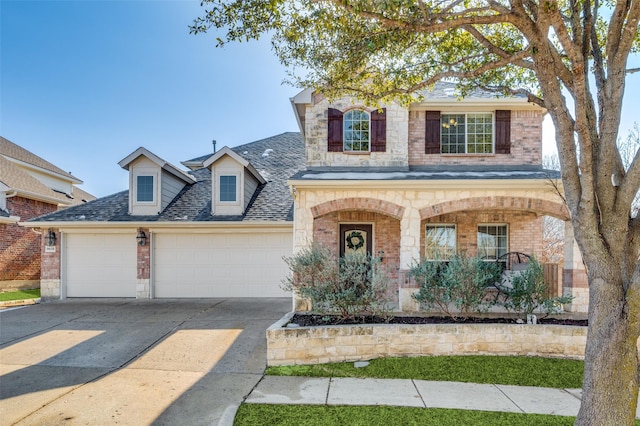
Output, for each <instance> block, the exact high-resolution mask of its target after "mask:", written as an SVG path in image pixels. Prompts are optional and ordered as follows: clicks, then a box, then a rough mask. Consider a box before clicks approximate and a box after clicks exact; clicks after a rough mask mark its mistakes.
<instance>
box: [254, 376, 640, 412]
mask: <svg viewBox="0 0 640 426" xmlns="http://www.w3.org/2000/svg"><path fill="white" fill-rule="evenodd" d="M581 395H582V390H581V389H551V388H539V387H529V386H508V385H486V384H476V383H458V382H432V381H426V380H409V379H353V378H309V377H284V376H264V378H263V379H262V380H261V381H260V382H259V383H258V385H257V386H256V388H255V389H254V390H253V391H252V392H251V393H250V394H249V396H248V397H247V399H246V401H245V402H246V403H251V404H311V405H325V404H326V405H394V406H404V407H421V408H457V409H463V410H478V411H504V412H512V413H535V414H552V415H557V416H576V415H577V414H578V410H579V409H580V397H581ZM636 417H637V418H640V404H638V411H637V413H636Z"/></svg>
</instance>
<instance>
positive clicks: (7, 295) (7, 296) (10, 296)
mask: <svg viewBox="0 0 640 426" xmlns="http://www.w3.org/2000/svg"><path fill="white" fill-rule="evenodd" d="M38 297H40V289H39V288H35V289H33V290H16V291H7V292H2V293H0V302H8V301H10V300H23V299H37V298H38Z"/></svg>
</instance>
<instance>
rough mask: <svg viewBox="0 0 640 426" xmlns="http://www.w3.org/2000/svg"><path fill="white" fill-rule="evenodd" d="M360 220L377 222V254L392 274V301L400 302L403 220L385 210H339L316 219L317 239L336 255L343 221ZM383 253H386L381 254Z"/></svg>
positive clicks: (375, 252) (375, 240)
mask: <svg viewBox="0 0 640 426" xmlns="http://www.w3.org/2000/svg"><path fill="white" fill-rule="evenodd" d="M345 223H358V224H372V225H373V252H372V253H371V254H372V255H373V256H380V255H381V256H382V267H383V268H384V269H385V270H386V272H387V273H388V274H389V278H390V279H391V281H390V282H389V285H388V291H389V296H390V297H391V299H392V302H395V303H397V302H398V299H397V295H398V270H399V269H400V221H399V220H398V219H396V218H393V217H390V216H386V215H384V214H381V213H375V212H370V211H361V210H359V211H358V210H355V211H344V210H343V211H338V212H333V213H329V214H326V215H324V216H320V217H318V218H317V219H315V220H314V225H313V227H314V231H313V233H314V240H315V241H317V242H318V243H320V244H322V245H323V246H325V247H328V248H329V249H330V250H331V252H332V253H333V254H334V256H336V257H337V256H338V255H339V251H340V247H339V241H340V236H339V229H340V224H345ZM380 252H383V253H380Z"/></svg>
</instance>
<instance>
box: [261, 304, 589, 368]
mask: <svg viewBox="0 0 640 426" xmlns="http://www.w3.org/2000/svg"><path fill="white" fill-rule="evenodd" d="M292 315H293V314H292V313H290V314H287V315H285V316H284V317H283V318H282V319H281V320H280V321H278V322H277V323H275V324H273V325H272V326H271V327H269V329H267V364H268V365H270V366H271V365H294V364H323V363H328V362H341V361H358V360H369V359H373V358H381V357H401V356H423V355H523V356H544V357H561V358H573V359H584V348H585V344H586V341H587V327H575V326H562V325H526V324H522V325H520V324H426V325H408V324H365V325H339V326H322V327H299V328H283V325H285V324H286V323H287V322H288V321H289V319H290V318H291V316H292Z"/></svg>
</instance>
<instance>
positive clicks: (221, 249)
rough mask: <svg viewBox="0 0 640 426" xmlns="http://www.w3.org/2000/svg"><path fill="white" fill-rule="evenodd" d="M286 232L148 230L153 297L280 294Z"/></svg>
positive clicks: (289, 240)
mask: <svg viewBox="0 0 640 426" xmlns="http://www.w3.org/2000/svg"><path fill="white" fill-rule="evenodd" d="M292 245H293V235H292V232H290V231H289V232H276V233H225V234H215V233H209V234H202V233H197V234H196V233H194V234H156V235H154V260H153V261H154V277H153V281H154V297H157V298H174V297H180V298H181V297H185V298H188V297H283V296H289V295H290V294H289V293H286V292H284V291H283V290H282V289H281V288H280V284H281V282H282V279H283V278H285V277H286V276H287V273H288V269H287V265H286V264H285V262H284V261H283V260H282V258H283V256H291V252H292Z"/></svg>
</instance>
